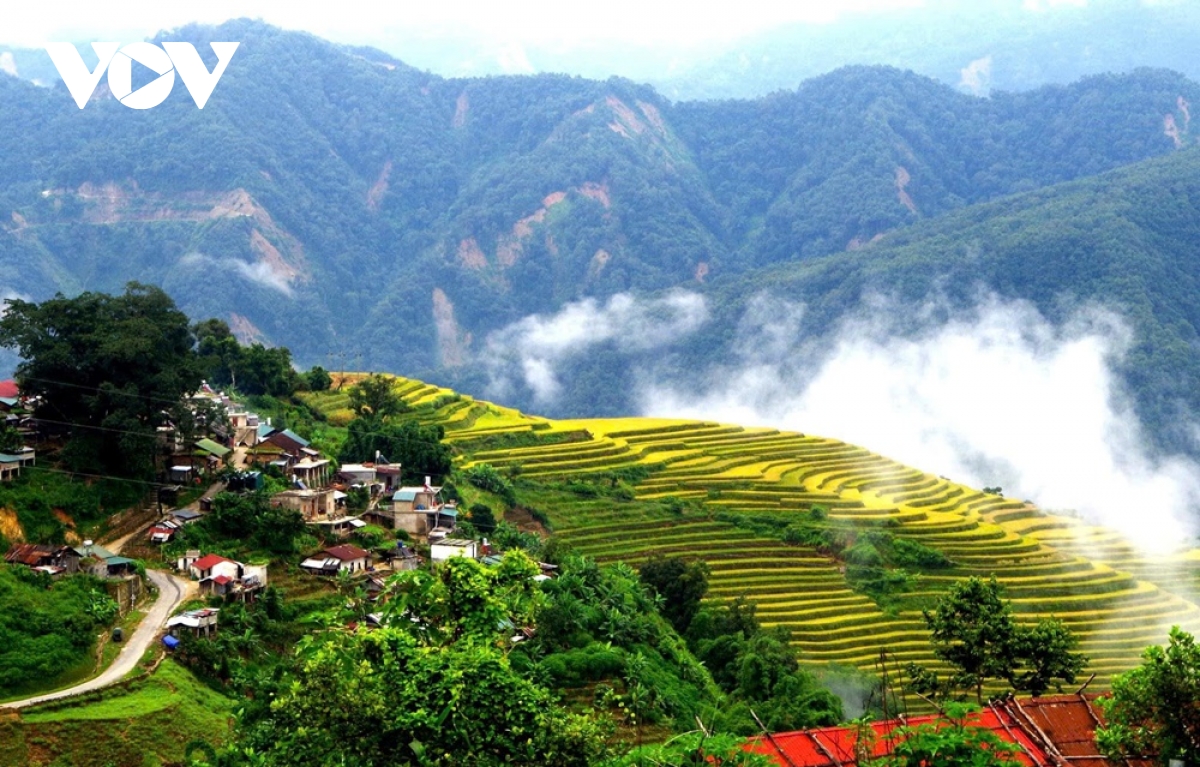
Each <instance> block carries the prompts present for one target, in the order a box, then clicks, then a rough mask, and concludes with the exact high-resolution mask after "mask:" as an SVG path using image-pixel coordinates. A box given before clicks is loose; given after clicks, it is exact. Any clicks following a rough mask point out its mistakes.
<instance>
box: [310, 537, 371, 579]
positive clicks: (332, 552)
mask: <svg viewBox="0 0 1200 767" xmlns="http://www.w3.org/2000/svg"><path fill="white" fill-rule="evenodd" d="M370 565H371V554H370V552H368V551H366V550H364V549H360V548H359V547H357V546H354V545H351V544H349V543H343V544H341V545H340V546H331V547H330V548H328V549H325V550H324V551H320V552H318V553H316V554H314V555H313V556H311V557H309V558H308V559H306V560H304V561H303V562H301V563H300V566H301V567H302V568H304V569H305V570H308V571H309V572H311V573H313V574H315V575H334V574H336V573H338V572H339V571H341V570H345V571H347V572H351V573H356V572H361V571H365V570H366V569H367V568H368V567H370Z"/></svg>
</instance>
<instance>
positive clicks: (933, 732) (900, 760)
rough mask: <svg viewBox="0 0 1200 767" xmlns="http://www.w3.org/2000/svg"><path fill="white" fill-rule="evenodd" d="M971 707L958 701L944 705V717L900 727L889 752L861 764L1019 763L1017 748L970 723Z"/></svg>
mask: <svg viewBox="0 0 1200 767" xmlns="http://www.w3.org/2000/svg"><path fill="white" fill-rule="evenodd" d="M973 713H974V710H973V709H972V708H970V707H967V706H963V705H960V704H955V703H950V704H947V706H946V716H945V717H940V718H938V719H936V720H935V721H934V722H932V723H930V724H922V725H918V726H916V727H900V728H898V729H897V730H896V731H895V732H894V733H893V737H894V738H896V745H895V746H894V747H893V749H892V753H890V754H888V755H886V756H884V757H882V758H880V759H877V760H871V761H869V762H867V763H866V764H865V765H864V767H1003V766H1004V765H1010V764H1021V761H1020V760H1019V759H1018V758H1017V753H1018V751H1019V750H1020V749H1019V747H1018V746H1017V745H1016V744H1015V743H1008V742H1007V741H1004V740H1002V739H1001V738H1000V736H998V735H996V734H995V733H994V732H992V731H991V730H989V729H987V728H986V727H979V726H975V725H972V724H970V717H971V716H972V714H973Z"/></svg>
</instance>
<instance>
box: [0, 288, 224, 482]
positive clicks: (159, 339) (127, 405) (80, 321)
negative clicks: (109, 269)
mask: <svg viewBox="0 0 1200 767" xmlns="http://www.w3.org/2000/svg"><path fill="white" fill-rule="evenodd" d="M0 346H4V347H8V348H13V349H16V350H17V352H18V353H19V354H20V355H21V357H22V359H23V361H22V362H21V364H20V365H18V366H17V371H16V378H17V382H18V383H19V384H20V387H21V391H22V392H25V393H28V394H30V395H34V396H40V397H41V398H42V399H41V402H40V404H39V405H38V406H37V409H36V411H35V413H34V415H35V416H36V417H37V418H39V419H41V420H42V421H44V422H45V423H47V424H49V425H51V426H62V427H64V428H65V429H66V430H68V431H69V441H68V444H67V445H66V447H65V448H64V451H63V457H64V459H65V460H66V461H67V463H68V465H70V466H71V467H72V468H74V469H75V470H78V471H89V472H95V473H106V474H108V473H111V474H117V475H120V476H125V477H148V476H151V475H152V474H153V469H154V453H155V446H156V440H155V428H156V427H158V426H161V425H163V424H164V423H165V422H166V420H167V414H166V410H167V409H169V408H171V407H173V406H174V405H176V404H177V403H178V402H179V401H180V399H181V398H182V397H183V396H184V395H186V394H188V393H191V392H193V391H195V390H196V388H197V387H198V386H199V384H200V378H201V366H200V364H199V360H198V358H197V356H196V352H195V349H194V338H193V336H192V333H191V330H190V328H189V327H188V319H187V316H186V315H184V313H183V312H181V311H179V309H177V308H176V307H175V303H174V302H173V301H172V300H171V298H170V296H168V295H167V294H166V293H164V292H163V291H162V290H161V289H159V288H157V287H153V286H150V285H141V284H139V283H136V282H131V283H129V284H128V285H127V286H126V288H125V293H124V294H123V295H119V296H111V295H107V294H105V293H90V292H89V293H82V294H80V295H79V296H77V297H75V298H66V297H65V296H63V295H62V294H61V293H60V294H57V295H56V296H55V297H54V298H51V299H47V300H46V301H43V302H42V303H40V304H38V303H33V302H30V301H22V300H20V299H12V300H10V301H9V302H8V306H7V311H6V312H5V314H4V317H3V319H0Z"/></svg>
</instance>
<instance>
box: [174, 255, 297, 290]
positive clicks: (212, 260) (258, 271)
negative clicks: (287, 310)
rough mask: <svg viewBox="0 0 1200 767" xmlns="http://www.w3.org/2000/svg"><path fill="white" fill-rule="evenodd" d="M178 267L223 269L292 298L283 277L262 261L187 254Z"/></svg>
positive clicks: (289, 286)
mask: <svg viewBox="0 0 1200 767" xmlns="http://www.w3.org/2000/svg"><path fill="white" fill-rule="evenodd" d="M179 265H180V266H194V267H199V268H202V269H224V270H226V271H230V272H233V273H234V274H238V275H241V276H242V277H245V278H246V279H248V280H250V281H251V282H255V283H257V284H259V285H262V286H263V287H266V288H270V289H271V290H277V291H279V292H280V293H282V294H284V295H285V296H287V297H288V298H291V297H292V295H293V294H292V286H291V284H290V283H289V281H288V278H287V277H286V276H285V275H281V274H278V273H277V272H275V270H274V269H272V268H271V265H270V264H268V263H265V262H262V261H258V262H255V263H250V262H248V261H242V260H241V259H237V258H226V257H222V258H216V257H213V256H208V255H205V254H203V253H188V254H186V255H184V256H183V258H181V259H179Z"/></svg>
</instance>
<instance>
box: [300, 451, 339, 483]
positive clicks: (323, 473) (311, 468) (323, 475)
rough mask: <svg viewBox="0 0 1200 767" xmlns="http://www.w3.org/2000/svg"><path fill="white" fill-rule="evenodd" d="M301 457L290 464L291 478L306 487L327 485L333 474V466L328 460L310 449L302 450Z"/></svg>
mask: <svg viewBox="0 0 1200 767" xmlns="http://www.w3.org/2000/svg"><path fill="white" fill-rule="evenodd" d="M301 452H302V457H301V458H300V459H299V460H298V461H296V462H295V463H293V464H292V476H293V477H295V478H296V479H297V480H298V481H300V482H303V483H304V485H305V486H306V487H324V486H325V485H327V484H329V479H330V476H331V475H332V474H333V465H332V464H330V463H329V459H328V458H322V457H321V454H320V453H319V452H317V451H316V450H313V449H312V448H308V447H306V448H303V450H302V451H301Z"/></svg>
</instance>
